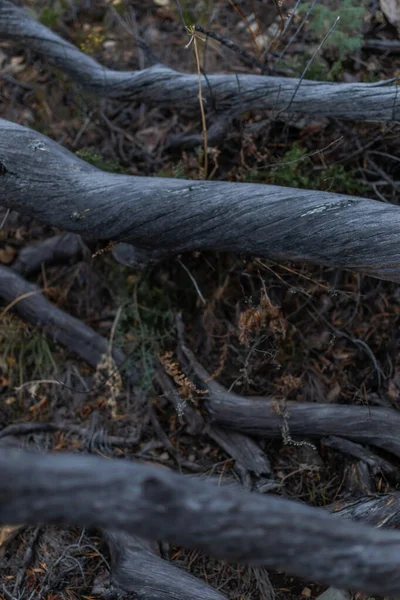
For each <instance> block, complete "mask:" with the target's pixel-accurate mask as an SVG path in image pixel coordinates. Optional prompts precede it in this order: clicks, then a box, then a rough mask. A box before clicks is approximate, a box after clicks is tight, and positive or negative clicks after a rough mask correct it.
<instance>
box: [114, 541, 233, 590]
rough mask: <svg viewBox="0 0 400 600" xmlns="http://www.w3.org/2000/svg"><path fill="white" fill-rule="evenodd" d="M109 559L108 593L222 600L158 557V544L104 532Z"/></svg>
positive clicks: (197, 581) (199, 580) (209, 588)
mask: <svg viewBox="0 0 400 600" xmlns="http://www.w3.org/2000/svg"><path fill="white" fill-rule="evenodd" d="M104 538H105V541H106V543H107V545H108V548H109V551H110V555H111V578H110V579H111V587H110V590H109V591H110V592H111V593H115V592H116V593H117V597H118V598H123V597H124V596H125V595H127V593H129V592H131V593H134V594H135V598H139V599H140V600H177V599H179V600H224V599H226V596H224V595H223V594H220V593H219V592H217V590H214V589H213V588H212V587H211V586H209V585H207V583H205V582H204V581H202V580H201V579H197V578H196V577H194V576H193V575H190V573H187V572H186V571H184V570H183V569H180V568H179V567H177V566H175V565H174V564H172V563H170V562H168V561H167V560H164V559H162V558H161V557H160V556H157V549H156V546H157V544H155V543H152V542H149V541H147V540H144V539H141V538H139V537H136V536H133V535H129V534H127V533H124V532H121V531H108V530H107V531H105V532H104Z"/></svg>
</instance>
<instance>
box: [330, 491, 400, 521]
mask: <svg viewBox="0 0 400 600" xmlns="http://www.w3.org/2000/svg"><path fill="white" fill-rule="evenodd" d="M326 508H327V510H329V511H331V512H332V513H333V514H335V515H338V516H339V517H344V518H346V519H352V520H353V521H360V522H362V523H368V524H370V525H374V526H375V527H390V528H392V529H394V528H398V527H400V494H399V492H392V493H390V494H381V495H379V496H378V495H377V496H367V497H365V496H364V497H362V498H357V499H356V500H340V501H338V502H334V503H333V504H330V505H329V506H327V507H326Z"/></svg>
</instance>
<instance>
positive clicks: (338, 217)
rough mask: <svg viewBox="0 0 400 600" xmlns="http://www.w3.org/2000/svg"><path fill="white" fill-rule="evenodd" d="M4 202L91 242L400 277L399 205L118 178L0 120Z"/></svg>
mask: <svg viewBox="0 0 400 600" xmlns="http://www.w3.org/2000/svg"><path fill="white" fill-rule="evenodd" d="M0 185H1V190H2V197H1V200H0V202H1V203H2V204H3V205H4V206H6V207H8V208H12V209H15V210H18V211H20V212H22V213H24V214H28V215H30V216H32V217H35V218H37V219H39V220H41V221H44V222H46V223H50V224H52V225H53V226H56V227H59V228H62V229H65V230H66V231H73V232H75V233H79V234H81V235H82V236H83V237H84V238H87V239H98V240H107V241H109V240H113V241H114V242H117V241H122V242H128V243H130V244H133V245H134V246H136V247H137V248H139V249H144V250H148V251H149V250H150V251H152V250H153V251H156V253H157V259H159V258H160V256H161V255H162V254H163V253H164V255H171V254H173V253H175V254H176V253H179V252H183V251H190V250H196V249H204V250H205V249H210V250H218V251H226V252H239V253H244V254H248V255H253V256H254V255H255V256H264V257H267V258H269V259H273V260H277V261H281V260H301V261H306V262H313V263H319V264H324V265H331V266H336V267H341V268H346V269H354V270H356V271H361V272H364V273H368V274H370V275H373V276H375V277H378V278H382V279H389V280H392V281H400V209H399V207H397V206H394V205H389V204H384V203H382V202H378V201H376V200H368V199H366V198H359V197H355V196H346V195H341V194H332V193H330V192H319V191H310V190H299V189H294V188H286V187H278V186H269V185H261V184H250V183H249V184H245V183H231V182H219V181H215V182H210V181H185V180H181V179H172V178H171V179H165V178H162V177H161V178H157V177H149V178H148V177H135V176H130V175H115V174H112V173H106V172H103V171H100V170H99V169H96V167H94V166H92V165H89V164H88V163H86V162H84V161H82V160H81V159H79V158H78V157H76V156H75V155H74V154H72V153H70V152H68V150H66V149H65V148H62V147H61V146H59V145H58V144H56V143H55V142H54V141H52V140H50V139H49V138H47V137H45V136H43V135H41V134H40V133H37V132H35V131H33V130H30V129H28V128H26V127H22V126H21V125H16V124H14V123H10V122H9V121H5V120H2V119H0Z"/></svg>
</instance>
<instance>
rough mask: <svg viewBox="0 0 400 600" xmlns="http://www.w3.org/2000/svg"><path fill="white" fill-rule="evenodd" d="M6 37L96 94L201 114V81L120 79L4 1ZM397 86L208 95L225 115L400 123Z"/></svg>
mask: <svg viewBox="0 0 400 600" xmlns="http://www.w3.org/2000/svg"><path fill="white" fill-rule="evenodd" d="M0 35H1V36H2V38H3V39H13V40H17V41H19V42H21V43H22V44H23V46H24V47H28V48H30V49H31V50H34V51H35V52H37V53H38V54H41V55H42V56H43V57H45V59H46V60H47V61H48V62H49V63H50V64H52V65H53V66H55V67H57V68H58V69H61V70H62V71H64V72H65V73H67V74H68V75H69V76H70V77H71V78H72V79H73V80H74V81H76V82H77V83H79V84H80V85H82V86H84V87H85V88H86V89H88V90H89V91H91V92H93V93H95V94H98V95H100V96H107V97H110V98H120V99H131V100H132V101H135V102H146V103H147V104H153V105H154V104H156V105H157V106H160V107H163V106H164V107H172V106H173V107H174V108H178V107H179V108H183V109H185V110H192V111H198V107H199V98H198V76H197V74H184V73H178V72H176V71H174V70H172V69H169V68H167V67H165V66H163V65H160V64H157V65H155V66H153V67H151V68H149V69H144V70H143V71H127V72H123V71H116V70H112V69H107V68H106V67H104V66H102V65H100V64H99V63H98V62H96V61H95V60H94V59H93V58H91V57H90V56H87V55H86V54H84V53H83V52H81V51H80V50H78V48H76V46H73V45H72V44H70V43H69V42H67V41H66V40H64V39H63V38H61V37H60V36H59V35H57V34H55V33H53V32H52V31H51V30H50V29H48V28H47V27H45V26H44V25H42V24H41V23H39V22H37V21H35V20H34V19H33V18H32V17H31V16H30V15H29V14H28V13H27V12H26V11H24V10H23V9H21V8H18V7H17V6H15V5H14V4H13V3H12V2H10V1H9V0H0ZM394 82H395V80H390V81H381V82H378V83H369V84H367V83H337V84H336V83H323V82H317V81H310V80H303V81H301V82H300V80H298V79H291V78H285V77H267V76H263V75H247V74H246V75H235V74H234V75H224V74H218V75H207V77H202V95H203V96H204V101H205V103H206V104H207V106H208V107H211V108H212V107H214V110H216V111H218V112H219V113H225V112H227V111H229V112H230V113H231V114H240V113H243V112H246V111H248V110H276V111H278V112H282V111H283V112H284V111H285V110H287V111H290V112H291V113H296V112H299V113H307V114H309V115H323V116H326V117H333V118H336V119H350V120H361V121H398V120H399V119H400V99H399V98H398V89H397V87H396V85H390V84H393V83H394Z"/></svg>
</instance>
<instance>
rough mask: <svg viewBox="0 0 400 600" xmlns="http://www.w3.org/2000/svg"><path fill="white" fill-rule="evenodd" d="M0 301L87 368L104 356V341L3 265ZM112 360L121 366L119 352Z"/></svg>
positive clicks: (106, 341)
mask: <svg viewBox="0 0 400 600" xmlns="http://www.w3.org/2000/svg"><path fill="white" fill-rule="evenodd" d="M0 298H3V299H4V300H6V302H9V303H11V302H13V303H14V304H13V307H12V308H13V310H16V311H17V312H18V314H19V315H20V316H21V317H22V318H23V319H25V320H26V321H28V322H29V323H32V324H33V325H38V326H40V327H41V328H42V329H43V332H44V333H45V334H46V335H47V336H48V337H49V338H51V339H52V340H54V341H56V342H58V343H60V344H62V345H63V346H66V347H67V348H69V350H71V351H72V352H74V353H75V354H77V355H78V356H80V357H81V358H83V359H84V360H85V361H86V362H87V363H88V364H89V365H92V366H93V367H96V366H97V365H98V364H99V363H100V361H101V358H102V356H104V355H105V354H107V352H108V348H109V342H108V340H107V339H106V338H104V337H103V336H102V335H100V334H98V333H96V332H95V331H94V330H93V329H92V328H91V327H88V326H87V325H85V323H83V322H82V321H80V320H79V319H76V318H75V317H72V316H71V315H69V314H68V313H66V312H64V311H63V310H60V309H59V308H57V307H56V306H54V304H52V303H51V302H49V300H47V298H46V297H45V296H44V290H41V289H40V288H39V287H38V286H37V285H33V284H32V283H29V282H28V281H26V280H25V279H23V278H22V277H21V276H20V275H18V273H16V272H15V271H13V270H12V269H10V268H9V267H5V266H4V265H0ZM19 298H21V299H20V300H19ZM112 357H113V359H114V361H115V364H116V366H117V367H122V366H123V365H124V363H125V356H124V354H123V352H122V351H121V350H119V349H116V348H114V349H113V351H112Z"/></svg>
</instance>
